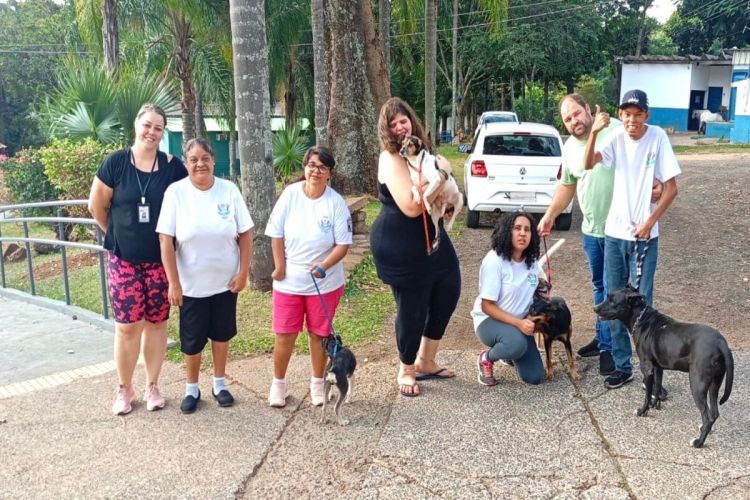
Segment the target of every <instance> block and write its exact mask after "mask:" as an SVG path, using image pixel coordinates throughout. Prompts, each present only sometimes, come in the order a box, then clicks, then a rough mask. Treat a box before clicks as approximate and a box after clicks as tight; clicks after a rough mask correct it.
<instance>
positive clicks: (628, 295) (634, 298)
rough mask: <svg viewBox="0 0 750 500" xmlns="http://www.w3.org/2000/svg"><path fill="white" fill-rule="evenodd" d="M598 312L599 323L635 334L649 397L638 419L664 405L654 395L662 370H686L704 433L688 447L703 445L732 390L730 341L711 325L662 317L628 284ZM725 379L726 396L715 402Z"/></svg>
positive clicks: (610, 297)
mask: <svg viewBox="0 0 750 500" xmlns="http://www.w3.org/2000/svg"><path fill="white" fill-rule="evenodd" d="M594 311H596V313H597V314H598V315H599V317H600V318H601V319H605V320H613V319H619V320H620V321H622V322H623V323H624V324H625V326H626V327H627V329H628V331H630V334H631V335H632V336H633V340H634V341H635V349H636V352H637V353H638V358H639V359H640V361H641V365H642V368H643V370H642V371H643V375H644V377H645V381H644V383H645V385H646V399H645V401H644V402H643V406H641V407H640V408H638V410H637V411H636V414H637V415H638V416H644V415H646V414H647V413H648V410H649V408H651V407H654V408H657V409H658V408H660V405H661V401H659V399H658V398H652V395H653V394H659V391H660V390H661V381H662V375H663V371H664V370H677V371H681V372H688V378H689V380H690V392H691V393H692V394H693V400H694V401H695V404H696V406H697V407H698V410H700V412H701V418H702V424H701V426H700V435H699V436H698V437H697V438H695V439H693V440H692V441H691V442H690V444H691V445H692V446H694V447H696V448H700V447H702V446H703V443H704V442H705V440H706V436H708V433H709V432H711V428H712V427H713V425H714V422H715V421H716V419H717V418H719V404H724V403H725V402H726V400H727V399H729V395H730V394H731V392H732V381H733V379H734V358H733V357H732V351H731V350H730V349H729V346H728V345H727V341H726V339H725V338H724V337H723V336H722V335H721V333H719V332H718V330H716V329H714V328H711V327H710V326H707V325H701V324H697V323H682V322H679V321H675V320H674V319H672V318H670V317H669V316H666V315H664V314H661V313H660V312H659V311H657V310H656V309H654V308H653V307H650V306H648V305H646V299H645V297H644V296H643V295H641V294H640V293H638V291H637V290H636V289H635V288H632V287H630V286H628V287H626V288H621V289H619V290H615V291H614V292H612V293H610V294H609V295H608V296H607V300H605V301H604V302H602V303H601V304H599V305H598V306H596V307H594ZM725 376H726V378H725ZM722 381H724V395H723V396H722V397H721V401H718V404H717V399H718V396H719V389H720V388H721V383H722ZM709 402H710V407H709Z"/></svg>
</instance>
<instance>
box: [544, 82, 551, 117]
mask: <svg viewBox="0 0 750 500" xmlns="http://www.w3.org/2000/svg"><path fill="white" fill-rule="evenodd" d="M542 108H544V123H550V122H551V121H552V117H551V113H550V109H549V79H548V78H547V77H545V78H544V94H543V98H542Z"/></svg>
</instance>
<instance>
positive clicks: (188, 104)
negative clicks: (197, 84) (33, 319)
mask: <svg viewBox="0 0 750 500" xmlns="http://www.w3.org/2000/svg"><path fill="white" fill-rule="evenodd" d="M169 16H170V19H171V21H172V30H173V34H174V36H175V44H176V51H177V53H176V56H175V69H176V72H177V78H178V79H179V80H180V90H181V93H182V101H181V106H182V145H183V147H184V146H185V144H187V141H189V140H190V139H192V138H194V137H195V92H194V89H193V71H192V65H191V63H190V43H191V39H192V33H191V30H190V24H189V23H188V21H187V20H186V19H185V17H184V16H183V15H181V14H178V13H176V12H170V14H169Z"/></svg>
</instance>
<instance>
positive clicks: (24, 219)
mask: <svg viewBox="0 0 750 500" xmlns="http://www.w3.org/2000/svg"><path fill="white" fill-rule="evenodd" d="M87 203H88V202H87V200H65V201H44V202H39V203H22V204H19V205H6V206H0V282H1V284H2V287H3V288H8V281H7V277H6V262H5V243H6V242H19V243H21V244H23V245H24V246H25V248H26V265H27V268H28V276H29V285H30V289H31V295H33V296H35V295H37V288H36V282H35V280H34V262H33V255H32V254H33V252H32V244H33V243H39V244H46V245H53V246H56V247H60V255H61V259H62V274H63V287H64V290H65V304H66V305H68V306H70V305H73V304H72V303H71V297H70V275H69V270H68V255H67V249H68V248H79V249H84V250H89V251H96V252H97V254H98V260H99V286H100V290H101V300H102V316H103V317H104V319H109V304H108V298H107V281H106V274H105V268H104V247H103V246H102V243H103V236H102V231H101V229H100V228H99V226H98V225H97V223H96V221H95V220H94V219H88V218H83V217H68V216H67V212H66V210H64V207H72V206H85V205H86V204H87ZM40 208H50V209H56V210H55V212H56V214H57V216H56V217H35V216H29V215H28V214H29V212H30V211H32V210H36V209H40ZM8 215H11V217H8ZM19 215H20V216H19ZM31 223H49V224H56V229H57V233H58V235H57V237H58V239H56V240H50V239H45V238H31V237H30V236H29V224H31ZM7 224H21V226H22V227H23V237H20V236H5V235H3V227H5V226H6V225H7ZM66 224H77V225H81V224H82V225H87V226H93V227H94V229H95V231H96V240H97V244H96V245H94V244H92V243H79V242H76V241H68V240H67V236H66V234H67V232H66V228H65V225H66ZM53 227H55V226H53Z"/></svg>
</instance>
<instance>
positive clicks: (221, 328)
mask: <svg viewBox="0 0 750 500" xmlns="http://www.w3.org/2000/svg"><path fill="white" fill-rule="evenodd" d="M184 156H185V165H187V170H188V177H187V178H186V179H183V180H181V181H178V182H175V183H174V184H172V185H171V186H169V188H167V192H166V193H165V194H164V203H163V204H162V207H161V214H160V215H159V222H158V223H157V225H156V232H157V233H159V243H160V245H161V259H162V262H163V263H164V269H165V270H166V272H167V278H168V279H169V303H170V304H171V305H173V306H179V307H180V348H181V349H182V352H183V354H184V355H185V369H186V372H187V384H186V387H185V398H184V399H183V400H182V404H181V405H180V409H181V410H182V412H183V413H193V412H194V411H195V410H196V409H197V408H198V402H199V401H200V399H201V392H200V389H199V388H198V375H199V372H200V366H201V352H203V348H204V347H205V346H206V344H207V343H208V340H209V339H210V340H211V354H212V355H213V365H214V379H213V388H212V389H213V390H212V395H213V397H214V399H216V401H217V402H218V404H219V406H231V405H232V404H233V403H234V397H233V396H232V394H231V393H230V392H229V390H228V389H227V387H226V380H225V370H226V365H227V355H228V353H229V340H230V339H232V338H233V337H234V336H235V335H236V334H237V294H238V293H239V292H240V291H241V290H242V289H243V288H245V286H246V285H247V279H248V275H249V273H250V256H251V254H252V252H253V235H252V232H251V231H250V230H251V229H252V227H253V220H252V218H251V217H250V213H249V212H248V210H247V205H246V204H245V200H244V199H243V198H242V195H241V194H240V190H239V189H237V186H235V185H234V184H233V183H231V182H229V181H227V180H224V179H217V178H216V177H214V152H213V149H212V148H211V145H210V144H209V143H208V142H207V141H205V140H204V139H190V140H189V141H188V143H187V144H186V145H185V154H184Z"/></svg>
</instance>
